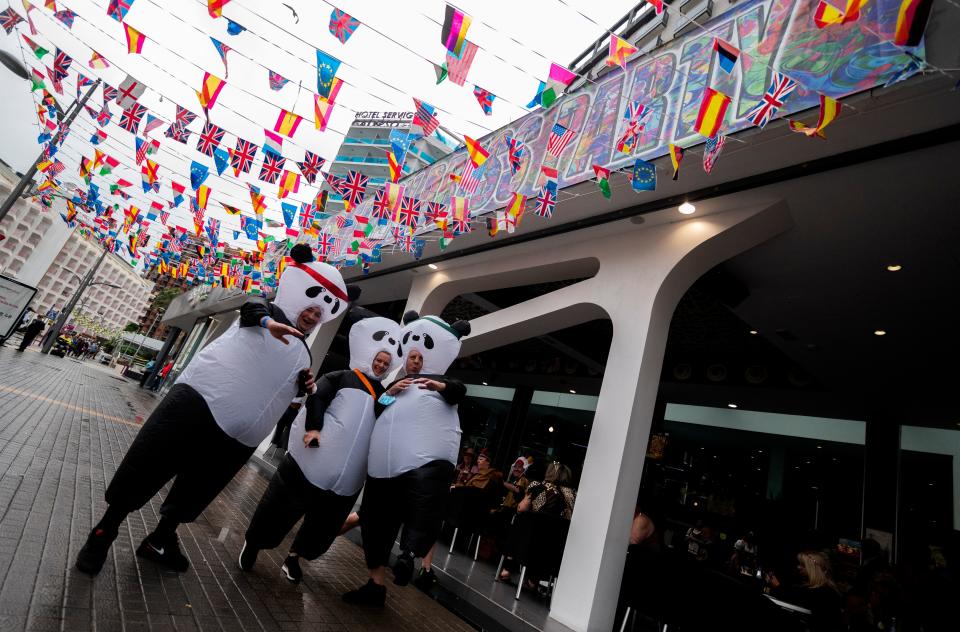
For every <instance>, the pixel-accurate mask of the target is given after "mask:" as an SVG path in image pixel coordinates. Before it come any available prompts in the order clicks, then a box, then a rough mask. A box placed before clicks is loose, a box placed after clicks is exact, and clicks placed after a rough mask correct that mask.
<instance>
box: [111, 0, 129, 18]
mask: <svg viewBox="0 0 960 632" xmlns="http://www.w3.org/2000/svg"><path fill="white" fill-rule="evenodd" d="M132 4H133V0H110V4H109V5H108V6H107V15H109V16H110V17H112V18H113V19H114V20H116V21H117V22H120V21H122V20H123V18H124V17H126V15H127V11H129V10H130V5H132Z"/></svg>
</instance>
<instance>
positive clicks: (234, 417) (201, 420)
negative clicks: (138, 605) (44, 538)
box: [76, 244, 350, 574]
mask: <svg viewBox="0 0 960 632" xmlns="http://www.w3.org/2000/svg"><path fill="white" fill-rule="evenodd" d="M290 256H291V258H292V259H293V261H292V263H291V264H290V265H288V266H287V269H286V271H285V273H284V274H283V276H282V278H281V280H280V285H279V288H278V290H277V295H276V298H275V299H274V300H273V302H272V303H266V302H263V301H259V300H257V301H248V302H247V303H245V304H244V305H243V306H242V308H241V310H240V318H239V321H238V322H237V323H236V324H234V325H233V326H232V327H231V328H230V329H229V330H227V331H226V332H225V333H224V334H223V335H222V336H220V337H219V338H217V339H216V340H214V341H213V342H212V343H210V344H209V345H207V346H206V347H204V348H203V350H201V351H200V352H199V353H197V354H196V356H195V357H194V358H193V359H192V361H191V362H190V364H189V366H188V367H187V369H186V370H185V371H184V372H183V373H182V374H181V375H180V377H179V378H178V379H177V381H176V383H175V384H174V386H173V387H172V388H171V389H170V392H169V393H168V394H167V396H166V397H164V399H163V400H162V401H161V402H160V403H159V404H158V405H157V407H156V408H155V409H154V411H153V414H151V415H150V417H149V419H147V421H146V423H144V425H143V427H142V428H141V429H140V432H139V433H138V434H137V436H136V438H135V439H134V440H133V443H132V444H131V445H130V448H129V449H128V450H127V454H126V455H125V456H124V458H123V461H122V462H121V463H120V466H119V467H118V468H117V471H116V473H115V474H114V476H113V480H112V481H111V482H110V485H109V486H108V487H107V490H106V494H105V498H106V501H107V504H108V507H107V511H106V513H105V515H104V516H103V518H102V519H101V520H100V522H99V523H97V525H96V526H95V527H94V528H93V530H92V531H91V532H90V535H89V536H88V538H87V542H86V544H84V546H83V548H82V549H81V550H80V552H79V554H78V555H77V564H76V565H77V568H78V569H79V570H80V571H83V572H85V573H89V574H96V573H98V572H99V571H100V569H101V567H102V566H103V562H104V561H105V560H106V557H107V553H108V552H109V550H110V545H111V544H112V542H113V540H114V539H115V538H116V537H117V532H118V529H119V527H120V524H121V523H122V522H123V519H124V518H125V517H126V516H127V514H128V513H130V512H132V511H136V510H137V509H139V508H140V507H142V506H143V505H144V504H146V503H147V501H149V500H150V498H152V497H153V496H154V495H155V494H156V493H157V492H158V491H160V488H161V487H163V485H164V484H166V483H167V481H169V480H170V479H174V482H173V485H172V486H171V488H170V492H169V493H168V494H167V496H166V498H165V499H164V501H163V504H162V505H161V508H160V514H161V519H160V523H159V524H158V525H157V528H156V529H155V530H154V532H153V533H151V534H150V535H148V536H147V537H146V538H145V539H144V540H143V542H142V543H141V544H140V546H139V548H138V549H137V555H138V556H141V557H145V558H147V559H151V560H153V561H155V562H158V563H160V564H163V565H165V566H168V567H169V568H172V569H174V570H177V571H181V572H182V571H184V570H186V569H187V568H188V567H189V561H188V560H187V558H186V557H185V556H184V555H183V554H182V553H181V552H180V548H179V545H178V539H177V535H176V528H177V526H178V525H179V524H180V523H182V522H192V521H193V520H195V519H196V518H197V516H199V515H200V513H201V512H202V511H203V510H204V509H205V508H206V506H207V505H208V504H210V502H211V501H212V500H213V499H214V498H216V496H217V494H219V493H220V491H221V490H222V489H223V488H224V487H225V486H226V485H227V483H229V482H230V480H231V479H232V478H233V476H234V474H236V473H237V471H239V469H240V468H241V467H242V466H243V464H244V463H245V462H246V461H247V459H248V458H249V457H250V455H252V454H253V451H254V450H255V449H256V447H257V445H259V444H260V442H261V441H263V439H264V438H265V437H266V436H267V435H268V434H269V433H270V431H271V430H272V429H273V426H274V424H275V423H276V421H277V419H278V418H279V417H280V415H281V414H282V413H283V411H284V409H286V408H287V407H288V405H289V404H290V401H291V400H292V399H293V398H294V397H296V396H297V395H298V392H299V393H304V392H305V391H306V390H307V389H308V388H309V387H310V385H311V384H312V376H310V373H309V368H310V366H311V363H312V359H311V356H310V350H309V349H308V348H307V345H306V343H305V342H304V340H303V336H304V335H306V334H308V333H309V332H310V331H311V330H312V329H313V328H315V327H316V326H317V325H318V324H321V323H324V322H327V321H329V320H332V319H334V318H336V317H337V316H339V315H340V314H342V313H343V312H345V311H346V310H347V308H348V304H349V301H350V296H349V294H348V291H347V287H346V285H345V284H344V282H343V277H342V276H341V275H340V273H339V272H338V271H337V270H336V268H334V267H332V266H329V265H327V264H325V263H320V262H316V261H314V260H313V253H312V251H311V250H310V248H309V246H306V245H304V244H299V245H297V246H294V248H293V249H292V250H291V252H290ZM306 412H307V414H308V415H310V414H311V412H312V411H311V410H310V408H309V407H308V409H307V411H306ZM313 412H314V414H316V413H315V411H313Z"/></svg>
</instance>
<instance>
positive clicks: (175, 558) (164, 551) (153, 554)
mask: <svg viewBox="0 0 960 632" xmlns="http://www.w3.org/2000/svg"><path fill="white" fill-rule="evenodd" d="M156 539H157V538H156V536H155V535H154V534H152V533H151V534H150V535H148V536H147V537H145V538H144V539H143V542H141V543H140V546H138V547H137V557H142V558H144V559H148V560H150V561H151V562H156V563H157V564H160V565H161V566H166V567H167V568H169V569H170V570H174V571H177V572H178V573H182V572H184V571H186V570H187V569H188V568H190V560H188V559H187V557H186V556H185V555H184V554H183V553H181V552H180V539H179V538H178V537H177V535H176V534H174V535H173V537H172V538H166V539H165V541H164V542H162V543H159V542H156V541H155V540H156Z"/></svg>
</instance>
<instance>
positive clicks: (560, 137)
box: [547, 123, 577, 157]
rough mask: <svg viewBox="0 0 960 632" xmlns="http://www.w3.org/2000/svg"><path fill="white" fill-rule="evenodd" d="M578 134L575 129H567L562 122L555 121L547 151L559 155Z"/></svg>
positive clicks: (552, 154)
mask: <svg viewBox="0 0 960 632" xmlns="http://www.w3.org/2000/svg"><path fill="white" fill-rule="evenodd" d="M576 135H577V133H576V132H575V131H573V130H571V129H567V128H566V127H564V126H563V125H561V124H560V123H555V124H554V125H553V129H552V130H550V138H549V139H548V140H547V153H548V154H550V155H551V156H554V157H557V156H559V155H560V152H562V151H563V150H564V149H565V148H566V146H567V145H569V144H570V141H572V140H573V137H574V136H576Z"/></svg>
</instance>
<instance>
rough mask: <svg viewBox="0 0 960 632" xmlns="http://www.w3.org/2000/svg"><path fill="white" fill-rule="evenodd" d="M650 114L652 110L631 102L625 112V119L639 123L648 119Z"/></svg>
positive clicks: (636, 102)
mask: <svg viewBox="0 0 960 632" xmlns="http://www.w3.org/2000/svg"><path fill="white" fill-rule="evenodd" d="M648 114H650V110H649V109H647V108H646V107H645V106H644V105H643V104H642V103H640V102H639V101H630V102H629V103H627V107H626V109H625V110H624V111H623V118H625V119H627V120H628V121H639V120H640V119H642V118H646V117H647V115H648Z"/></svg>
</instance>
